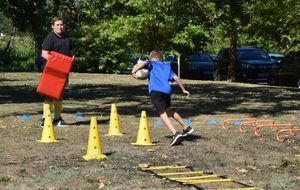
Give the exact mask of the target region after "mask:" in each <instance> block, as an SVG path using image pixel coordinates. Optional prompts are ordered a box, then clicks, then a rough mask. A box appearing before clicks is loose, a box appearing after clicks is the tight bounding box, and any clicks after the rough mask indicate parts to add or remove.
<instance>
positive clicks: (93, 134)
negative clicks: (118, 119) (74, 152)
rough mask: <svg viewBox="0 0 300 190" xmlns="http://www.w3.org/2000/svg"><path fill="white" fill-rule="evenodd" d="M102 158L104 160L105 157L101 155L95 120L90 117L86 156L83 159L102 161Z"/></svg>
mask: <svg viewBox="0 0 300 190" xmlns="http://www.w3.org/2000/svg"><path fill="white" fill-rule="evenodd" d="M103 158H106V156H105V155H104V154H102V147H101V143H100V138H99V132H98V124H97V119H96V117H92V118H91V123H90V131H89V141H88V148H87V154H86V155H84V156H83V159H85V160H91V159H103Z"/></svg>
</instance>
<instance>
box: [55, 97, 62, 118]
mask: <svg viewBox="0 0 300 190" xmlns="http://www.w3.org/2000/svg"><path fill="white" fill-rule="evenodd" d="M61 110H62V100H54V119H56V120H57V119H60V116H61Z"/></svg>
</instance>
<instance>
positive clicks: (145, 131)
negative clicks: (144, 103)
mask: <svg viewBox="0 0 300 190" xmlns="http://www.w3.org/2000/svg"><path fill="white" fill-rule="evenodd" d="M131 144H133V145H155V144H153V143H152V142H151V137H150V131H149V128H148V122H147V116H146V112H145V111H142V115H141V119H140V125H139V131H138V134H137V140H136V143H131Z"/></svg>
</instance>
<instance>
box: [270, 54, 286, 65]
mask: <svg viewBox="0 0 300 190" xmlns="http://www.w3.org/2000/svg"><path fill="white" fill-rule="evenodd" d="M268 55H269V56H270V57H271V58H272V59H274V60H276V61H277V62H279V63H280V62H281V60H282V59H283V58H284V57H285V55H284V54H282V53H268Z"/></svg>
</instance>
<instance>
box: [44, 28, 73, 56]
mask: <svg viewBox="0 0 300 190" xmlns="http://www.w3.org/2000/svg"><path fill="white" fill-rule="evenodd" d="M42 50H46V51H56V52H58V53H62V54H64V55H68V56H70V51H71V50H73V46H72V43H71V40H70V38H69V37H68V36H66V35H64V36H58V35H56V34H55V33H54V32H51V33H49V34H48V35H47V37H46V38H45V39H44V42H43V46H42Z"/></svg>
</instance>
